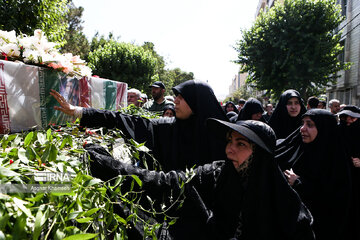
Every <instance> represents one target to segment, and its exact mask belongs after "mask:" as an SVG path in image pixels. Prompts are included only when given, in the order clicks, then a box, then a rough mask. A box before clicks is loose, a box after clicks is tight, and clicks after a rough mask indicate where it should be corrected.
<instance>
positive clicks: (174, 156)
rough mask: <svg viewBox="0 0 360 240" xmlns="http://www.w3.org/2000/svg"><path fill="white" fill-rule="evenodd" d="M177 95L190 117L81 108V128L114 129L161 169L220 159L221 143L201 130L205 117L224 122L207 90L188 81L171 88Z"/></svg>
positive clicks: (198, 84)
mask: <svg viewBox="0 0 360 240" xmlns="http://www.w3.org/2000/svg"><path fill="white" fill-rule="evenodd" d="M173 92H174V93H175V95H178V94H181V96H182V97H183V98H184V99H185V101H186V102H187V104H188V105H189V106H190V108H191V110H192V112H193V114H192V115H191V116H190V118H188V119H185V120H180V119H177V118H161V119H150V120H149V119H145V118H142V117H139V116H133V115H126V114H122V113H120V112H113V111H103V110H96V109H92V108H84V110H83V116H82V118H81V123H80V124H81V125H82V126H88V127H101V126H104V127H107V128H118V129H120V130H122V131H123V132H124V134H125V135H126V136H127V137H128V138H133V139H135V140H136V141H137V142H139V143H142V142H145V144H146V146H147V147H148V148H149V149H151V150H152V153H153V155H154V157H155V158H156V159H157V160H158V161H159V162H160V164H161V166H162V167H163V170H177V169H181V170H185V168H186V167H187V168H191V167H193V166H194V165H203V164H205V163H209V162H212V161H214V160H219V159H224V157H225V152H224V148H225V144H226V142H225V140H223V141H221V140H218V139H216V138H215V137H214V136H212V134H209V133H208V131H206V129H205V121H206V119H207V118H210V117H213V118H217V119H221V120H227V117H226V115H225V113H224V111H223V110H222V108H221V106H220V104H219V102H218V101H217V99H216V97H215V94H214V92H213V90H212V89H211V87H210V86H209V85H208V84H207V83H204V82H201V81H197V80H189V81H186V82H184V83H181V84H179V85H177V86H175V87H174V88H173Z"/></svg>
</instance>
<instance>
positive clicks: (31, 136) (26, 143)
mask: <svg viewBox="0 0 360 240" xmlns="http://www.w3.org/2000/svg"><path fill="white" fill-rule="evenodd" d="M33 136H34V132H29V133H28V134H27V135H26V137H25V140H24V146H25V147H27V146H29V144H30V143H31V140H32V138H33Z"/></svg>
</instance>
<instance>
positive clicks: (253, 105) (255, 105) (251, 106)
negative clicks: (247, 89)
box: [236, 98, 266, 123]
mask: <svg viewBox="0 0 360 240" xmlns="http://www.w3.org/2000/svg"><path fill="white" fill-rule="evenodd" d="M263 113H264V108H263V106H262V104H261V102H260V101H259V100H257V99H256V98H249V99H248V100H247V101H246V103H245V104H244V106H243V107H242V108H241V110H240V113H239V115H238V117H237V120H236V121H240V120H257V121H262V122H265V123H266V121H265V119H264V118H263V116H262V114H263Z"/></svg>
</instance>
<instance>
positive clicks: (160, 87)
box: [143, 81, 174, 112]
mask: <svg viewBox="0 0 360 240" xmlns="http://www.w3.org/2000/svg"><path fill="white" fill-rule="evenodd" d="M149 87H150V88H151V96H152V97H153V99H152V100H150V101H148V102H146V103H145V104H144V106H143V107H144V108H145V109H147V110H149V111H157V112H159V111H164V107H165V106H166V105H168V104H171V105H174V103H173V102H171V101H169V100H166V99H165V97H164V94H165V86H164V84H163V83H162V82H160V81H157V82H154V83H153V84H152V85H150V86H149Z"/></svg>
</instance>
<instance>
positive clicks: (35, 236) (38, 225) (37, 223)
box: [33, 209, 43, 240]
mask: <svg viewBox="0 0 360 240" xmlns="http://www.w3.org/2000/svg"><path fill="white" fill-rule="evenodd" d="M42 217H43V212H42V211H41V209H39V210H38V212H37V213H36V217H35V227H34V232H33V239H34V240H36V239H38V238H39V236H40V233H41V229H42V228H41V226H42V224H41V219H42Z"/></svg>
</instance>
